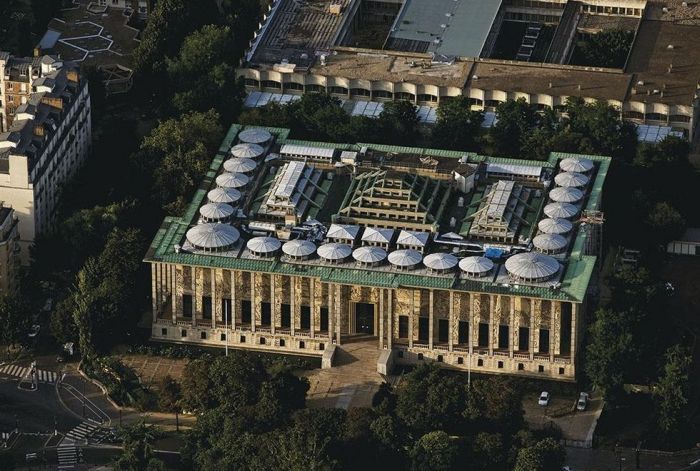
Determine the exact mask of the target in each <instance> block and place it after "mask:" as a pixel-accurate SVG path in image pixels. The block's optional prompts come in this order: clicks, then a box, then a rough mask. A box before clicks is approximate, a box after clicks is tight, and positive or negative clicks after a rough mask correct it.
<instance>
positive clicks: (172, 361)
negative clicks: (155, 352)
mask: <svg viewBox="0 0 700 471" xmlns="http://www.w3.org/2000/svg"><path fill="white" fill-rule="evenodd" d="M120 358H121V359H122V361H123V362H124V364H125V365H127V366H130V367H131V368H133V369H134V370H135V371H136V374H137V375H138V377H139V379H140V380H141V383H142V384H145V385H147V386H151V385H157V384H158V382H159V381H160V380H161V379H162V378H164V377H165V376H167V375H170V376H171V377H173V378H174V379H176V380H178V381H179V380H181V379H182V375H183V374H184V371H185V366H186V365H187V363H188V362H189V360H186V359H181V358H165V357H157V356H148V355H121V356H120Z"/></svg>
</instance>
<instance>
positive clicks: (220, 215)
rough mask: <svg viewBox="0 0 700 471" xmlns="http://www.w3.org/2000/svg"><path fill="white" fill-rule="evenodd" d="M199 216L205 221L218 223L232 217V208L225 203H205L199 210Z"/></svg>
mask: <svg viewBox="0 0 700 471" xmlns="http://www.w3.org/2000/svg"><path fill="white" fill-rule="evenodd" d="M199 214H201V216H202V217H203V218H205V219H210V220H217V221H220V220H222V219H226V218H230V217H231V216H232V215H233V208H232V207H231V205H228V204H226V203H207V204H205V205H204V206H202V207H201V208H199Z"/></svg>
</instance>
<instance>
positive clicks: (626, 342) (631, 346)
mask: <svg viewBox="0 0 700 471" xmlns="http://www.w3.org/2000/svg"><path fill="white" fill-rule="evenodd" d="M630 317H631V316H630V314H629V313H628V312H626V311H623V312H617V311H612V310H610V309H599V310H598V311H596V314H595V321H594V322H593V324H592V325H591V327H590V330H589V332H590V342H589V344H588V346H587V347H586V363H585V370H586V374H587V375H588V377H589V378H590V379H591V381H592V383H593V384H594V385H595V386H596V387H598V388H600V389H602V390H603V391H605V396H606V398H607V399H608V400H613V401H614V400H616V399H619V398H620V396H621V394H622V393H623V385H624V382H625V378H626V374H627V372H628V369H629V366H630V363H632V362H634V361H635V359H636V358H637V356H638V355H639V352H638V347H637V343H636V342H635V338H634V336H633V335H632V332H631V331H630V325H629V324H630Z"/></svg>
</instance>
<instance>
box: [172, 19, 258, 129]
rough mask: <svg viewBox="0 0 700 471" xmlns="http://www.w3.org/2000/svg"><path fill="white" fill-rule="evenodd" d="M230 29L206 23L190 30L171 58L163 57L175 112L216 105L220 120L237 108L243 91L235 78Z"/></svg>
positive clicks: (229, 117)
mask: <svg viewBox="0 0 700 471" xmlns="http://www.w3.org/2000/svg"><path fill="white" fill-rule="evenodd" d="M236 59H237V57H236V55H235V52H234V47H233V40H232V35H231V29H230V28H229V27H226V26H215V25H205V26H204V27H202V28H201V29H199V30H197V31H195V32H193V33H191V34H190V35H189V36H187V37H186V38H185V40H184V42H183V43H182V47H181V48H180V52H179V53H178V55H177V56H176V57H175V58H173V59H169V58H168V59H166V67H167V74H168V82H169V84H170V86H172V87H173V89H174V91H175V95H174V96H173V105H174V107H175V109H176V111H177V112H178V113H185V112H188V111H201V112H204V111H207V110H210V109H212V108H213V109H216V110H217V112H218V113H219V115H220V116H221V119H222V121H223V122H229V121H231V120H232V119H233V117H234V116H236V115H238V112H239V110H240V108H241V105H242V100H243V97H244V95H245V93H244V90H243V86H242V83H239V82H238V81H237V80H236V73H235V70H234V66H235V62H234V61H235V60H236Z"/></svg>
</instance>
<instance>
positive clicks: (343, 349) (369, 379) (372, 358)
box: [303, 338, 384, 409]
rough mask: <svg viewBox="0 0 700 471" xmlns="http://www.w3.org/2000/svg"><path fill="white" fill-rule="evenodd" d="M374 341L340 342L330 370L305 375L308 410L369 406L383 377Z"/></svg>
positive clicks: (308, 372)
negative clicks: (378, 371) (378, 368)
mask: <svg viewBox="0 0 700 471" xmlns="http://www.w3.org/2000/svg"><path fill="white" fill-rule="evenodd" d="M378 356H379V351H378V350H377V339H375V338H371V339H367V340H358V341H354V342H353V341H352V340H350V342H349V343H343V344H342V345H341V346H340V348H339V349H338V350H337V351H336V361H335V362H334V366H333V368H330V369H327V370H322V369H316V370H311V371H307V372H304V373H303V375H304V376H306V377H307V378H308V379H309V383H310V386H311V387H310V389H309V392H308V394H307V396H306V398H307V399H306V403H307V405H308V406H309V407H317V408H320V407H337V408H341V409H348V408H350V407H371V406H372V398H373V397H374V394H375V393H376V392H377V391H378V390H379V385H380V384H382V383H383V382H384V378H382V376H381V375H380V374H379V373H377V357H378Z"/></svg>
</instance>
